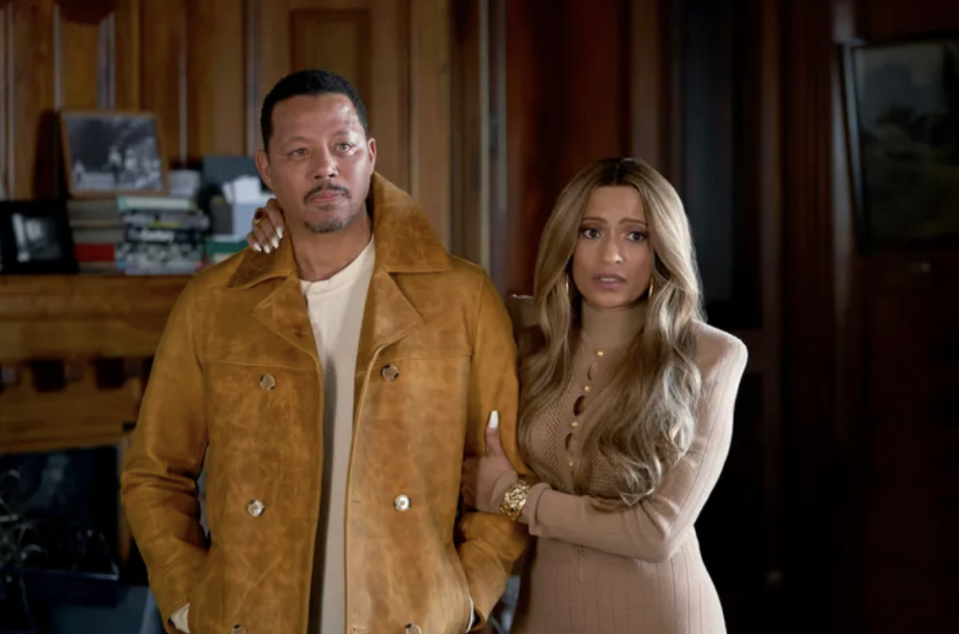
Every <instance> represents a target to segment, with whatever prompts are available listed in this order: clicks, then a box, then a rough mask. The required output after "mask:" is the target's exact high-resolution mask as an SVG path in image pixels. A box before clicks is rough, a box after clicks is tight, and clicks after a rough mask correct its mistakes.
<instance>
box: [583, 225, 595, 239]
mask: <svg viewBox="0 0 959 634" xmlns="http://www.w3.org/2000/svg"><path fill="white" fill-rule="evenodd" d="M580 235H581V236H583V237H584V238H587V239H589V240H595V239H596V238H598V237H599V229H594V228H592V227H586V228H585V229H582V230H580Z"/></svg>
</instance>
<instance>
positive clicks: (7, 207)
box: [0, 200, 79, 275]
mask: <svg viewBox="0 0 959 634" xmlns="http://www.w3.org/2000/svg"><path fill="white" fill-rule="evenodd" d="M78 269H79V267H78V265H77V259H76V255H75V253H74V251H73V236H72V234H71V233H70V223H69V220H68V216H67V208H66V204H65V203H64V201H62V200H51V201H45V200H13V201H3V202H0V275H21V274H37V273H61V274H63V273H76V272H78Z"/></svg>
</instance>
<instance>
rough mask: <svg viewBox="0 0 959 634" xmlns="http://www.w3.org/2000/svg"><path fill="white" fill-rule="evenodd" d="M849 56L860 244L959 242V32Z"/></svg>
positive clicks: (844, 50) (877, 45)
mask: <svg viewBox="0 0 959 634" xmlns="http://www.w3.org/2000/svg"><path fill="white" fill-rule="evenodd" d="M841 54H842V68H843V89H844V90H843V92H844V94H843V98H844V109H845V116H846V133H847V142H848V145H847V148H848V154H849V172H850V178H851V181H852V182H851V185H852V192H853V197H854V205H855V213H856V224H857V227H856V229H857V234H858V237H859V243H860V246H861V249H862V251H863V252H866V253H869V252H878V251H883V250H889V249H913V248H927V247H935V246H946V245H954V244H959V204H957V203H959V34H953V33H945V34H936V35H927V36H925V37H922V38H914V39H906V40H896V41H886V42H865V41H855V42H849V43H846V44H844V45H842V47H841Z"/></svg>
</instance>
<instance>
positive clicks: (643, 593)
mask: <svg viewBox="0 0 959 634" xmlns="http://www.w3.org/2000/svg"><path fill="white" fill-rule="evenodd" d="M638 310H641V309H639V308H638V309H635V310H629V311H618V312H599V311H594V310H590V309H589V307H584V314H583V329H582V332H581V336H580V337H579V343H578V344H577V346H576V348H575V351H574V362H573V372H572V373H571V375H570V377H569V381H568V384H567V386H566V389H565V392H564V394H563V396H562V398H560V399H558V400H557V402H556V403H555V404H554V406H553V407H551V408H550V409H549V411H547V412H545V413H544V415H543V416H542V417H541V419H539V420H537V421H535V423H534V428H533V430H532V438H531V445H532V447H531V450H530V453H531V455H529V456H527V459H528V460H529V464H530V466H531V467H532V468H533V470H534V471H535V472H536V474H537V475H538V476H539V477H540V478H541V479H542V482H541V483H539V484H537V485H535V486H534V487H533V488H532V489H531V490H530V494H529V497H528V502H527V505H526V508H525V509H524V511H523V514H522V516H521V518H520V521H522V522H524V523H526V524H528V525H529V529H530V533H532V535H534V536H536V537H537V538H538V539H536V540H535V541H534V545H533V547H532V550H531V551H530V553H529V554H528V556H527V560H526V568H525V570H524V574H523V577H522V582H521V590H520V599H519V605H518V606H517V611H516V620H515V622H514V625H513V628H512V630H511V634H593V633H595V634H721V633H723V632H725V631H726V629H725V625H724V621H723V611H722V607H721V605H720V602H719V598H718V596H717V594H716V589H715V587H714V586H713V583H712V580H711V579H710V577H709V573H708V572H707V571H706V568H705V566H704V565H703V560H702V557H701V555H700V551H699V542H698V540H697V539H696V531H695V529H694V528H693V524H694V522H695V521H696V518H697V516H698V515H699V513H700V511H701V510H702V508H703V506H704V504H705V503H706V500H707V498H708V497H709V494H710V492H711V491H712V489H713V487H714V486H715V484H716V481H717V480H718V478H719V475H720V472H721V470H722V467H723V463H724V461H725V459H726V456H727V454H728V451H729V445H730V438H731V435H732V429H733V405H734V402H735V400H736V394H737V391H738V388H739V382H740V379H741V377H742V374H743V371H744V369H745V366H746V358H747V352H746V347H745V346H744V345H743V344H742V342H740V341H739V340H738V339H736V338H735V337H732V336H731V335H728V334H726V333H724V332H722V331H719V330H717V329H715V328H712V327H710V326H707V325H705V324H700V323H697V324H696V326H695V327H696V335H697V348H698V349H697V363H698V365H699V367H700V370H701V372H702V380H703V392H702V394H703V396H702V401H701V406H700V408H699V415H698V419H697V422H696V428H695V433H694V438H693V441H692V445H691V447H690V450H689V451H688V453H687V454H686V455H685V456H684V457H683V458H682V459H681V461H680V462H679V463H678V464H676V465H675V466H674V467H672V468H671V469H670V470H669V471H668V472H667V474H666V476H665V477H664V478H663V481H662V483H661V485H660V487H659V489H658V490H657V491H656V492H655V493H654V494H653V495H652V496H651V497H649V498H647V499H646V500H645V501H644V502H642V503H641V504H639V505H637V506H636V507H633V508H630V509H628V510H622V511H616V512H612V513H607V512H601V511H597V510H594V509H593V508H591V505H590V499H589V498H588V497H585V496H579V495H575V494H573V482H572V477H571V473H572V469H571V468H570V464H571V463H572V462H575V461H576V460H578V459H579V455H578V448H579V443H578V440H579V439H580V438H581V437H582V436H583V434H584V433H586V432H587V431H589V429H590V428H591V427H592V426H593V425H595V424H597V423H598V421H596V420H593V419H591V418H590V411H591V410H595V407H592V408H591V407H590V402H591V401H595V399H601V398H606V397H608V394H605V393H604V388H605V386H606V383H607V382H608V380H609V378H610V375H611V373H610V368H611V367H612V366H613V364H614V363H617V362H619V361H624V362H627V363H628V359H625V358H624V356H625V344H627V342H628V341H629V340H630V339H631V338H632V336H633V335H634V334H635V332H636V329H637V328H638V326H639V324H640V322H641V316H640V315H639V314H637V312H636V311H638ZM586 386H589V387H588V389H587V387H586ZM583 395H586V397H587V398H586V400H585V409H584V410H583V411H582V412H581V415H580V416H576V415H574V403H575V402H576V399H577V398H579V397H580V396H583ZM611 473H612V472H611V468H610V466H609V465H606V464H597V465H594V466H593V467H592V468H591V474H592V475H591V477H590V481H589V491H588V493H589V495H591V496H594V497H599V498H614V497H616V490H615V488H614V486H613V482H614V480H613V479H612V477H611ZM496 488H497V493H496V495H502V494H501V493H500V492H499V491H501V490H503V487H502V486H501V485H500V483H498V486H497V487H496Z"/></svg>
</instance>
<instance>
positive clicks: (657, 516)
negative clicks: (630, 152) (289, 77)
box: [248, 159, 747, 634]
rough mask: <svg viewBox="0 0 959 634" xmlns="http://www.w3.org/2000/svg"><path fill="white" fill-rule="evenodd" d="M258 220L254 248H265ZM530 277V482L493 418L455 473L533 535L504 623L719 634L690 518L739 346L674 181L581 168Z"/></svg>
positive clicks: (712, 470)
mask: <svg viewBox="0 0 959 634" xmlns="http://www.w3.org/2000/svg"><path fill="white" fill-rule="evenodd" d="M277 219H278V218H276V217H275V215H274V218H273V220H274V221H276V220H277ZM266 223H267V221H266V220H265V219H264V221H263V222H262V223H261V226H260V232H261V233H262V234H263V235H261V236H260V237H259V238H257V237H255V236H253V235H252V234H251V236H250V237H249V238H248V239H249V240H250V243H251V245H258V246H260V247H261V248H269V238H270V237H271V236H272V234H271V233H267V232H266V231H272V229H273V228H272V227H271V226H269V225H267V224H266ZM273 224H276V222H274V223H273ZM254 248H256V247H254ZM534 285H535V294H534V306H533V307H532V311H531V312H532V313H533V316H534V323H533V324H531V325H530V326H529V327H528V328H526V329H525V330H524V331H523V334H522V335H521V337H520V380H521V390H522V393H521V403H520V405H521V410H520V421H519V439H520V444H521V448H522V450H523V455H524V458H525V459H526V461H527V463H528V464H529V465H530V466H531V467H532V468H533V470H534V472H535V473H536V474H537V476H538V480H537V481H535V482H534V481H526V480H524V479H520V478H519V477H518V476H517V474H516V473H515V472H514V471H513V469H512V466H511V465H510V463H509V461H508V460H506V458H505V457H504V456H503V452H502V450H501V449H500V447H499V441H498V437H497V435H496V429H495V423H494V424H492V425H491V426H490V427H491V428H490V429H489V430H488V433H487V443H488V453H487V455H486V456H485V457H483V458H480V459H478V460H474V461H470V462H468V463H467V464H466V466H465V467H464V478H463V493H464V499H465V501H466V503H467V504H468V505H470V506H473V507H475V508H477V509H479V510H481V511H486V512H491V513H506V514H508V515H510V516H511V517H513V519H514V520H515V521H518V522H522V523H523V524H526V525H527V526H528V527H529V531H530V533H531V534H532V535H533V536H535V537H536V538H537V539H536V541H535V545H534V546H533V548H532V550H531V551H530V553H529V554H528V556H527V559H526V565H525V569H524V571H523V576H522V582H521V597H520V601H519V605H518V608H517V611H516V616H515V622H514V625H513V628H512V630H511V631H512V632H514V633H515V632H519V633H521V634H540V633H543V634H545V633H549V634H566V633H568V634H574V633H575V634H582V633H592V632H596V633H607V632H609V633H614V632H615V633H617V634H619V633H629V632H635V633H637V634H673V633H677V634H678V633H680V632H682V633H684V634H705V633H717V632H720V633H721V632H725V625H724V620H723V613H722V607H721V605H720V602H719V598H718V595H717V593H716V589H715V587H714V586H713V583H712V581H711V579H710V577H709V574H708V572H707V571H706V568H705V565H704V564H703V560H702V557H701V555H700V552H699V544H698V541H697V539H696V533H695V529H694V528H693V524H694V522H695V520H696V518H697V517H698V516H699V513H700V511H701V510H702V508H703V506H704V505H705V503H706V500H707V498H708V496H709V494H710V492H711V491H712V489H713V487H714V486H715V484H716V481H717V480H718V478H719V474H720V472H721V470H722V466H723V463H724V461H725V458H726V456H727V454H728V451H729V444H730V438H731V434H732V419H733V406H734V403H735V400H736V394H737V392H738V388H739V382H740V380H741V378H742V374H743V372H744V369H745V366H746V358H747V352H746V348H745V346H744V345H743V344H742V342H740V341H739V340H738V339H736V338H735V337H733V336H731V335H729V334H726V333H724V332H721V331H719V330H717V329H715V328H712V327H710V326H708V325H706V324H705V323H704V322H703V320H702V316H701V312H700V290H699V280H698V276H697V271H696V266H695V259H694V253H693V245H692V238H691V236H690V231H689V226H688V222H687V219H686V215H685V212H684V210H683V206H682V202H681V201H680V199H679V197H678V195H677V194H676V191H675V190H674V189H673V187H672V186H671V185H670V184H669V183H668V182H667V181H666V180H665V179H664V178H663V177H662V176H661V175H660V174H658V173H657V172H656V171H655V170H653V169H652V168H651V167H649V166H648V165H646V164H645V163H643V162H641V161H637V160H633V159H605V160H601V161H598V162H596V163H593V164H591V165H590V166H588V167H586V168H585V169H584V170H582V171H581V172H580V173H579V174H577V175H576V176H575V177H574V178H573V180H572V181H571V182H570V183H569V184H568V185H567V186H566V188H565V189H564V190H563V192H562V193H561V194H560V196H559V199H558V201H557V203H556V206H555V208H554V209H553V212H552V214H551V215H550V218H549V220H548V221H547V223H546V228H545V229H544V231H543V236H542V239H541V241H540V248H539V254H538V257H537V262H536V275H535V283H534Z"/></svg>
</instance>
